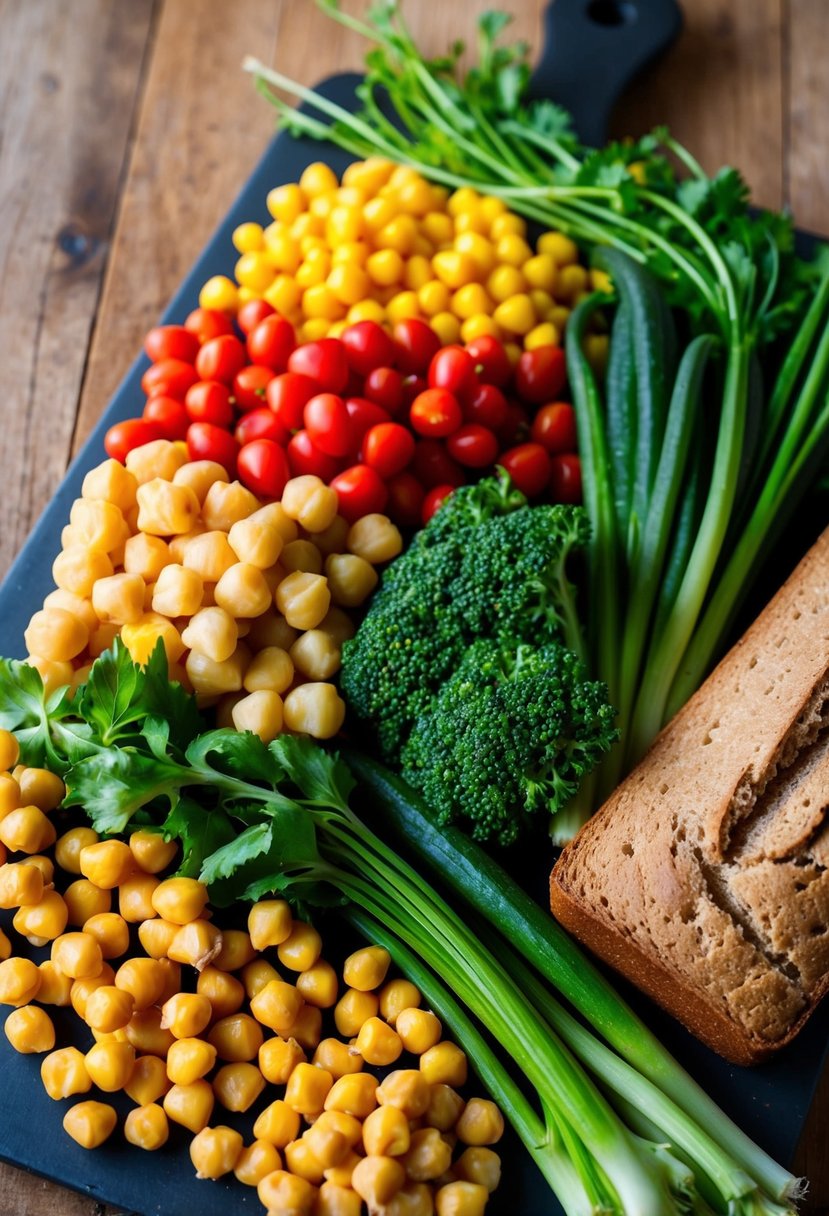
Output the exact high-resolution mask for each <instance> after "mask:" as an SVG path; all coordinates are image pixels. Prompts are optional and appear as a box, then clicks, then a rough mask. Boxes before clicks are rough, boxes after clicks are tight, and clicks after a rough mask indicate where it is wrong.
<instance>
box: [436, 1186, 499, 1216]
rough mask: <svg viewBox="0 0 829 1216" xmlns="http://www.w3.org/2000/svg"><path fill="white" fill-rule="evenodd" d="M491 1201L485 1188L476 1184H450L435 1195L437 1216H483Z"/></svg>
mask: <svg viewBox="0 0 829 1216" xmlns="http://www.w3.org/2000/svg"><path fill="white" fill-rule="evenodd" d="M488 1199H489V1191H488V1190H487V1189H486V1187H485V1186H480V1185H479V1184H478V1183H475V1182H449V1183H447V1185H446V1186H442V1187H441V1188H440V1189H439V1190H438V1192H437V1194H436V1195H435V1210H436V1212H437V1216H483V1213H484V1208H485V1207H486V1203H487V1200H488Z"/></svg>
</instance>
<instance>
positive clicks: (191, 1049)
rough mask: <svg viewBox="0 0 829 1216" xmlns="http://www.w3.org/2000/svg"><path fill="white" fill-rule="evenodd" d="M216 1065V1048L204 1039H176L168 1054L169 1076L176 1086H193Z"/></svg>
mask: <svg viewBox="0 0 829 1216" xmlns="http://www.w3.org/2000/svg"><path fill="white" fill-rule="evenodd" d="M215 1063H216V1048H215V1047H214V1046H213V1045H212V1044H211V1043H205V1042H204V1040H203V1039H196V1038H188V1039H176V1040H175V1041H174V1042H173V1043H172V1044H171V1045H170V1048H169V1050H168V1052H167V1076H168V1077H169V1078H170V1080H171V1081H172V1082H173V1083H174V1084H175V1085H192V1083H193V1082H194V1081H198V1080H199V1079H200V1078H201V1077H203V1076H204V1075H205V1074H206V1073H208V1072H210V1070H211V1068H212V1067H213V1065H214V1064H215Z"/></svg>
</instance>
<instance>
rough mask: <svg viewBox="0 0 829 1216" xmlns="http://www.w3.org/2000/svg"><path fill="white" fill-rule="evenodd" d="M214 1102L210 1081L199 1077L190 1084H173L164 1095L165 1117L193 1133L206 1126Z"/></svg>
mask: <svg viewBox="0 0 829 1216" xmlns="http://www.w3.org/2000/svg"><path fill="white" fill-rule="evenodd" d="M214 1104H215V1097H214V1095H213V1088H212V1086H211V1084H210V1082H209V1081H203V1080H201V1079H199V1080H197V1081H193V1082H191V1084H190V1085H173V1086H172V1088H171V1089H169V1090H168V1091H167V1093H166V1094H165V1095H164V1103H163V1105H164V1110H165V1112H166V1114H167V1117H168V1118H169V1119H172V1120H173V1122H174V1123H180V1124H181V1125H182V1127H186V1128H187V1130H188V1131H191V1132H193V1134H194V1135H195V1134H197V1133H198V1132H200V1131H202V1130H203V1129H204V1128H205V1127H207V1125H208V1123H209V1122H210V1116H211V1115H212V1114H213V1106H214Z"/></svg>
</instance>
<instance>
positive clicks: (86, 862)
mask: <svg viewBox="0 0 829 1216" xmlns="http://www.w3.org/2000/svg"><path fill="white" fill-rule="evenodd" d="M0 826H2V825H0ZM79 864H80V867H81V874H83V876H84V878H87V879H88V880H89V881H90V882H91V883H94V884H95V886H96V887H100V888H101V890H103V891H111V890H113V888H115V887H117V886H118V885H119V884H120V883H122V882H123V881H124V880H125V879H126V878H128V877H129V875H130V874H131V873H132V872H133V870H134V868H135V859H134V858H133V855H132V853H131V852H130V848H129V845H127V844H124V842H123V841H122V840H100V841H98V842H97V843H96V844H89V845H85V846H84V847H83V848H82V849H81V850H80V853H79ZM107 910H108V909H105V911H107Z"/></svg>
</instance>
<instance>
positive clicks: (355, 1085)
mask: <svg viewBox="0 0 829 1216" xmlns="http://www.w3.org/2000/svg"><path fill="white" fill-rule="evenodd" d="M377 1087H378V1081H377V1078H376V1077H374V1076H372V1075H371V1073H367V1072H358V1073H347V1074H346V1075H345V1076H343V1077H338V1078H337V1080H336V1081H334V1084H333V1085H332V1086H331V1089H330V1090H329V1092H328V1096H327V1097H326V1099H325V1109H326V1110H327V1111H329V1110H333V1111H341V1112H342V1113H343V1114H347V1115H352V1116H353V1117H354V1118H355V1119H365V1118H366V1117H367V1116H368V1115H370V1114H371V1112H372V1111H373V1110H374V1109H375V1107H376V1106H377Z"/></svg>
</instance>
